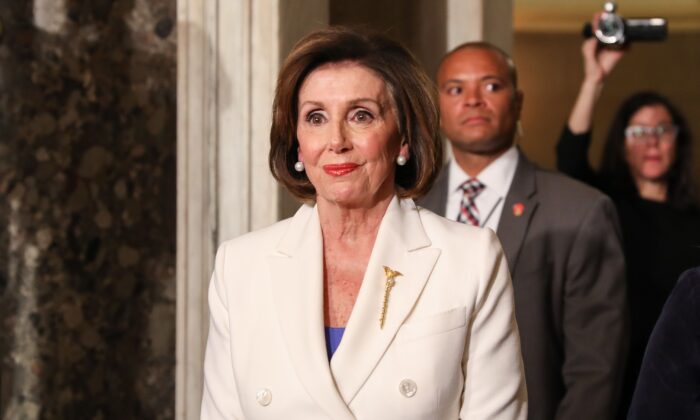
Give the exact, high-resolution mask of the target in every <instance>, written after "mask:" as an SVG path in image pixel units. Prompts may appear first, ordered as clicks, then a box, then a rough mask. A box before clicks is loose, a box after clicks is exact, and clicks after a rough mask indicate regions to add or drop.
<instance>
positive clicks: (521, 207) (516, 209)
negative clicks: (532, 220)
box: [513, 203, 525, 217]
mask: <svg viewBox="0 0 700 420" xmlns="http://www.w3.org/2000/svg"><path fill="white" fill-rule="evenodd" d="M524 211H525V204H523V203H515V204H513V215H514V216H516V217H518V216H522V215H523V212H524Z"/></svg>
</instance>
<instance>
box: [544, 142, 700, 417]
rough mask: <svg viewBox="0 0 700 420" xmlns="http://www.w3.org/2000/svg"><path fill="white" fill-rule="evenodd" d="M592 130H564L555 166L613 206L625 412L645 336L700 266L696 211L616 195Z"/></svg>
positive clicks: (699, 221)
mask: <svg viewBox="0 0 700 420" xmlns="http://www.w3.org/2000/svg"><path fill="white" fill-rule="evenodd" d="M589 145H590V133H585V134H582V135H575V134H573V133H572V132H571V131H570V130H569V129H568V128H565V129H564V131H563V132H562V135H561V137H560V138H559V143H558V144H557V168H558V169H559V170H560V171H562V172H564V173H565V174H567V175H569V176H571V177H574V178H577V179H579V180H580V181H583V182H586V183H588V184H590V185H593V186H595V187H597V188H599V189H601V190H603V192H605V193H606V194H608V195H609V196H610V197H611V198H612V199H613V201H614V202H615V205H616V207H617V212H618V216H619V218H620V226H621V227H622V237H623V241H624V244H623V246H624V251H625V259H626V263H627V290H628V295H629V303H630V312H631V335H630V337H631V342H630V352H629V357H628V366H627V372H626V375H625V385H624V387H623V395H622V399H621V407H620V409H621V412H625V411H626V408H627V407H628V405H629V401H630V399H631V398H632V392H633V391H634V386H635V383H636V378H637V376H638V373H639V368H640V365H641V362H642V358H643V356H644V350H645V348H646V344H647V341H648V340H649V335H650V334H651V331H652V329H653V328H654V324H655V323H656V320H657V319H658V317H659V314H660V313H661V310H662V308H663V305H664V303H665V302H666V298H667V297H668V296H669V294H670V293H671V290H672V289H673V286H674V285H675V283H676V279H677V278H678V277H679V276H680V274H681V273H682V272H684V271H685V270H687V269H689V268H691V267H695V266H698V265H700V211H699V210H698V209H696V208H690V209H678V208H675V207H673V206H671V205H670V204H668V203H660V202H655V201H649V200H645V199H642V198H641V197H639V196H635V197H630V196H629V195H627V194H616V193H615V191H614V190H612V189H611V188H610V185H611V182H609V181H608V180H604V179H601V177H600V176H599V174H598V173H596V172H595V171H594V170H593V169H592V168H591V166H590V163H589V162H588V158H587V156H588V148H589Z"/></svg>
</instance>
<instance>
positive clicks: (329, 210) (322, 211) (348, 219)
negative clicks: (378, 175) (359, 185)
mask: <svg viewBox="0 0 700 420" xmlns="http://www.w3.org/2000/svg"><path fill="white" fill-rule="evenodd" d="M392 198H393V195H391V196H389V197H387V198H385V199H383V200H381V201H380V202H378V203H376V204H375V205H373V206H372V207H368V208H364V207H357V208H348V207H344V206H341V205H338V204H337V203H331V202H328V201H324V200H318V201H317V204H318V216H319V219H320V222H321V230H322V232H323V240H324V243H326V244H328V243H337V242H344V243H357V242H358V241H362V242H364V241H367V240H369V241H370V242H372V243H373V242H374V238H375V237H376V235H377V231H378V230H379V225H380V224H381V221H382V218H383V217H384V213H386V209H387V208H388V207H389V203H391V200H392Z"/></svg>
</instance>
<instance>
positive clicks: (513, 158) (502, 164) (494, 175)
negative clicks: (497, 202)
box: [448, 146, 518, 197]
mask: <svg viewBox="0 0 700 420" xmlns="http://www.w3.org/2000/svg"><path fill="white" fill-rule="evenodd" d="M517 166H518V149H517V148H516V147H515V146H511V147H510V149H508V150H507V151H506V152H505V153H503V154H502V155H501V156H499V157H498V158H497V159H496V160H494V161H493V162H491V163H490V164H489V165H488V166H487V167H486V168H484V170H483V171H481V172H480V173H479V174H478V175H477V176H476V178H477V179H478V180H479V181H481V183H482V184H484V185H485V186H486V188H489V189H491V190H492V191H493V192H495V193H497V194H498V195H499V196H500V197H505V196H506V195H507V194H508V190H509V189H510V184H511V183H512V182H513V177H514V176H515V169H516V167H517ZM449 171H450V172H449V178H448V179H449V184H448V187H449V190H448V191H449V192H450V193H454V192H455V191H457V190H458V189H459V187H460V186H461V185H462V183H464V181H467V180H468V179H471V177H470V176H469V175H467V173H466V172H464V170H463V169H462V168H461V167H460V166H459V165H458V164H457V162H456V161H455V160H454V159H452V160H451V161H450V165H449Z"/></svg>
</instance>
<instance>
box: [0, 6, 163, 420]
mask: <svg viewBox="0 0 700 420" xmlns="http://www.w3.org/2000/svg"><path fill="white" fill-rule="evenodd" d="M2 3H3V5H2V7H1V8H0V25H1V26H2V28H1V29H0V196H1V197H2V199H0V334H1V339H0V417H1V418H3V419H7V420H9V419H12V420H15V419H38V418H42V419H44V418H45V419H161V418H163V419H166V418H173V417H174V413H173V409H174V393H175V377H174V367H175V274H174V270H175V268H174V267H175V238H176V232H175V202H176V195H175V182H176V172H175V148H176V132H175V127H176V121H175V118H176V104H175V98H176V47H175V39H176V35H175V22H176V1H175V0H91V1H90V0H80V1H79V0H33V1H28V0H3V1H2Z"/></svg>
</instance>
